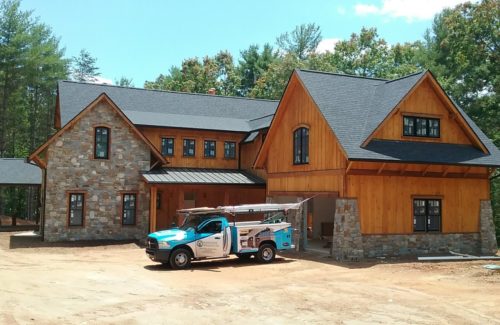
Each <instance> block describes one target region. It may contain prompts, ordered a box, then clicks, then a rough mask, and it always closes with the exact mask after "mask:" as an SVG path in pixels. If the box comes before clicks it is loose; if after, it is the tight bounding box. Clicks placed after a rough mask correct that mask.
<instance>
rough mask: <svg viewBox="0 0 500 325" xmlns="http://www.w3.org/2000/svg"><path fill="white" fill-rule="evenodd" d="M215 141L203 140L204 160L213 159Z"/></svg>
mask: <svg viewBox="0 0 500 325" xmlns="http://www.w3.org/2000/svg"><path fill="white" fill-rule="evenodd" d="M215 143H216V142H215V141H214V140H205V158H215Z"/></svg>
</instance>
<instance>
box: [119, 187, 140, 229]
mask: <svg viewBox="0 0 500 325" xmlns="http://www.w3.org/2000/svg"><path fill="white" fill-rule="evenodd" d="M122 207H123V211H122V224H123V225H135V214H136V211H137V210H136V207H137V194H134V193H125V194H123V201H122Z"/></svg>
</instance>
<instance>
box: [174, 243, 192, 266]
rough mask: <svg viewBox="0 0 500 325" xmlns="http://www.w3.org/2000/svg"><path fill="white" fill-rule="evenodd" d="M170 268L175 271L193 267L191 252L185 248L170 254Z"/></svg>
mask: <svg viewBox="0 0 500 325" xmlns="http://www.w3.org/2000/svg"><path fill="white" fill-rule="evenodd" d="M169 261H170V267H171V268H172V269H174V270H181V269H187V268H188V267H189V266H191V252H190V251H189V250H187V249H185V248H178V249H176V250H174V251H173V252H172V253H171V254H170V258H169Z"/></svg>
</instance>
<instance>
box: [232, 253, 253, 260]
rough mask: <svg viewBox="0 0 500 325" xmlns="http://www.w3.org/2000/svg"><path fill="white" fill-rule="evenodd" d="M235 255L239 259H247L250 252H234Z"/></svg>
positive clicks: (249, 256) (250, 255)
mask: <svg viewBox="0 0 500 325" xmlns="http://www.w3.org/2000/svg"><path fill="white" fill-rule="evenodd" d="M236 256H237V257H238V258H239V259H240V260H249V259H250V258H251V257H252V254H248V253H241V254H236Z"/></svg>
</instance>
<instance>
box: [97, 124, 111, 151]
mask: <svg viewBox="0 0 500 325" xmlns="http://www.w3.org/2000/svg"><path fill="white" fill-rule="evenodd" d="M109 133H110V132H109V128H107V127H101V126H100V127H96V128H95V136H94V140H95V142H94V143H95V146H94V158H95V159H108V158H109Z"/></svg>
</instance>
